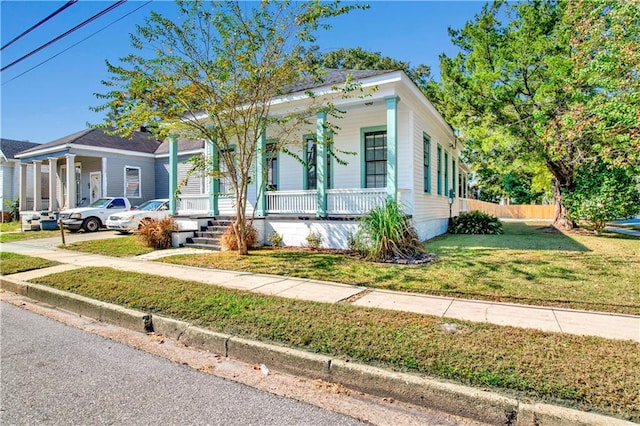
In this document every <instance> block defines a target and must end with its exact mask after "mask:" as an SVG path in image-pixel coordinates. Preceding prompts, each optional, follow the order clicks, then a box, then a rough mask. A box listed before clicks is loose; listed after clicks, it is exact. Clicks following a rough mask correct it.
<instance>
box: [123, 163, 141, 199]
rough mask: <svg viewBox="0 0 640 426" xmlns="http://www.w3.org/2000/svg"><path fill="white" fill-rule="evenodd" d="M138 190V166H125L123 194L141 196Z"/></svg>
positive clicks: (130, 196)
mask: <svg viewBox="0 0 640 426" xmlns="http://www.w3.org/2000/svg"><path fill="white" fill-rule="evenodd" d="M141 194H142V193H141V190H140V167H130V166H125V168H124V196H125V197H127V198H142V195H141Z"/></svg>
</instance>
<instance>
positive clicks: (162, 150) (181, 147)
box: [155, 139, 204, 154]
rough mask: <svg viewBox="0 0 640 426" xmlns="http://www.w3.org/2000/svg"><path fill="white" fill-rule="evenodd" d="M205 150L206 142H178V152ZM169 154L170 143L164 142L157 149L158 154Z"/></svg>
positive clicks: (190, 140)
mask: <svg viewBox="0 0 640 426" xmlns="http://www.w3.org/2000/svg"><path fill="white" fill-rule="evenodd" d="M202 148H204V141H202V140H197V139H179V140H178V152H182V151H192V150H196V149H202ZM168 152H169V141H164V142H162V144H161V145H160V146H159V147H158V149H156V152H155V153H156V154H166V153H168Z"/></svg>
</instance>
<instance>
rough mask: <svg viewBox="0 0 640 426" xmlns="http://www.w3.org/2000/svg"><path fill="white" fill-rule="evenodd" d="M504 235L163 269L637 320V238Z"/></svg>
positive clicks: (528, 231) (180, 260)
mask: <svg viewBox="0 0 640 426" xmlns="http://www.w3.org/2000/svg"><path fill="white" fill-rule="evenodd" d="M504 227H505V234H504V235H444V236H442V237H439V238H436V239H434V240H431V241H429V242H427V250H428V251H429V252H433V253H435V254H436V255H437V256H438V259H439V260H438V262H436V263H432V264H427V265H419V266H406V265H392V264H380V263H374V262H367V261H364V260H362V259H359V258H356V257H350V256H346V255H344V254H341V253H336V252H334V253H331V252H313V251H309V250H296V249H290V248H281V249H275V250H272V249H262V250H255V251H251V252H250V256H237V255H236V253H235V252H225V253H217V252H212V253H207V254H189V255H177V256H170V257H165V258H162V259H160V261H161V262H167V263H174V264H181V265H189V266H196V267H206V268H215V269H227V270H235V271H247V272H254V273H265V274H274V275H285V276H291V277H298V278H309V279H317V280H323V281H335V282H341V283H345V284H353V285H359V286H365V287H373V288H380V289H387V290H399V291H408V292H416V293H425V294H433V295H440V296H453V297H463V298H470V299H481V300H491V301H499V302H514V303H523V304H530V305H542V306H553V307H561V308H572V309H586V310H595V311H606V312H616V313H625V314H633V315H640V292H639V291H638V288H639V287H640V239H638V238H633V237H626V236H623V235H618V234H607V235H605V236H602V237H597V236H593V235H590V234H588V233H583V232H576V233H562V232H559V231H557V230H555V229H553V228H550V227H549V226H548V224H541V223H522V222H507V223H505V224H504Z"/></svg>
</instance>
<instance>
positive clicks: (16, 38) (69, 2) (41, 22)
mask: <svg viewBox="0 0 640 426" xmlns="http://www.w3.org/2000/svg"><path fill="white" fill-rule="evenodd" d="M77 2H78V0H69V1H68V2H66V3H65V4H64V5H62V6H61V7H59V8H58V10H56V11H55V12H53V13H52V14H50V15H49V16H47V17H46V18H44V19H43V20H41V21H40V22H38V23H37V24H35V25H33V26H32V27H31V28H29V29H27V30H26V31H24V32H23V33H22V34H20V35H18V36H17V37H15V38H14V39H13V40H11V41H10V42H9V43H7V44H5V45H4V46H2V47H0V51H2V50H4V48H5V47H9V46H11V45H12V44H13V43H15V42H16V41H18V40H20V39H21V38H22V37H24V36H26V35H27V34H29V33H30V32H31V31H33V30H35V29H36V28H38V27H39V26H40V25H42V24H44V23H45V22H47V21H48V20H49V19H51V18H53V17H54V16H56V15H57V14H58V13H60V12H62V11H63V10H65V9H66V8H68V7H69V6H73V5H74V4H75V3H77Z"/></svg>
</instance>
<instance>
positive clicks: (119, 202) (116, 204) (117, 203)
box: [107, 198, 126, 209]
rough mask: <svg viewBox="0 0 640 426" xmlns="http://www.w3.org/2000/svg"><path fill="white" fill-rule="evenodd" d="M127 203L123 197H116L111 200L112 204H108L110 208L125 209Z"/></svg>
mask: <svg viewBox="0 0 640 426" xmlns="http://www.w3.org/2000/svg"><path fill="white" fill-rule="evenodd" d="M125 207H126V205H125V204H124V200H123V199H122V198H114V199H113V200H112V201H111V204H109V206H107V208H108V209H123V208H125Z"/></svg>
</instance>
